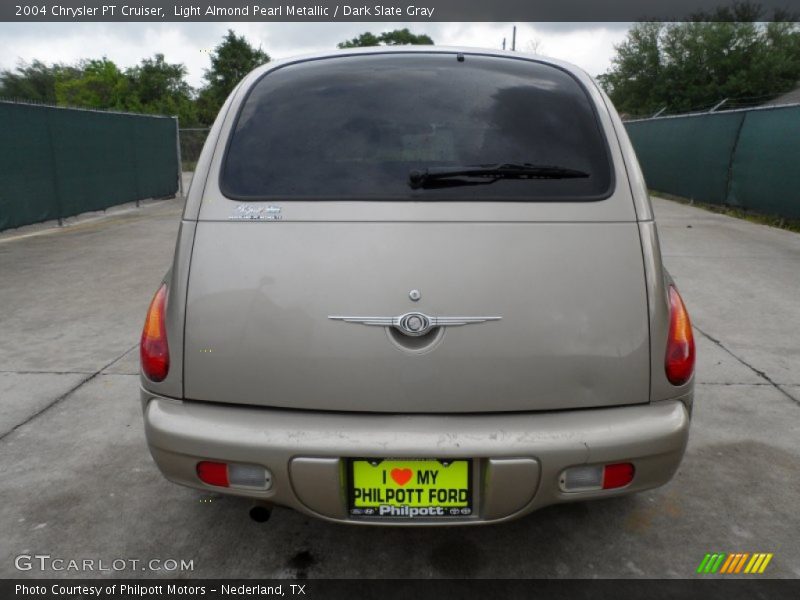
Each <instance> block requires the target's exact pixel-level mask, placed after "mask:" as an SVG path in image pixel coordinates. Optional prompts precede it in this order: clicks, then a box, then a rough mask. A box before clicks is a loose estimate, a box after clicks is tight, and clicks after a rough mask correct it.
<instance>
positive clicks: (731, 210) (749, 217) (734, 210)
mask: <svg viewBox="0 0 800 600" xmlns="http://www.w3.org/2000/svg"><path fill="white" fill-rule="evenodd" d="M650 195H651V196H658V197H660V198H666V199H667V200H672V201H674V202H678V203H680V204H686V205H687V206H696V207H697V208H702V209H703V210H707V211H709V212H713V213H717V214H720V215H726V216H728V217H735V218H737V219H743V220H745V221H750V222H751V223H758V224H759V225H769V226H770V227H777V228H778V229H785V230H786V231H793V232H794V233H800V219H789V218H786V217H781V216H778V215H764V214H761V213H757V212H754V211H751V210H746V209H744V208H738V207H735V206H726V205H724V204H708V203H707V202H698V201H697V200H690V199H689V198H684V197H683V196H675V195H674V194H667V193H666V192H657V191H655V190H650Z"/></svg>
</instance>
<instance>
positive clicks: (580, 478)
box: [559, 463, 636, 492]
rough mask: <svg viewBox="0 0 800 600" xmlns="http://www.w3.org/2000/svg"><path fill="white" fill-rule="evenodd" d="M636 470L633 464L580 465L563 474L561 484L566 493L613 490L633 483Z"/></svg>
mask: <svg viewBox="0 0 800 600" xmlns="http://www.w3.org/2000/svg"><path fill="white" fill-rule="evenodd" d="M635 473H636V468H635V467H634V466H633V463H614V464H610V465H580V466H578V467H570V468H569V469H565V470H564V471H563V472H562V473H561V477H560V480H559V483H560V484H561V489H562V490H564V491H565V492H591V491H594V490H613V489H615V488H621V487H625V486H626V485H628V484H629V483H630V482H631V481H633V476H634V474H635Z"/></svg>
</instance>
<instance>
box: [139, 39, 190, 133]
mask: <svg viewBox="0 0 800 600" xmlns="http://www.w3.org/2000/svg"><path fill="white" fill-rule="evenodd" d="M186 73H187V71H186V67H185V66H184V65H183V64H180V63H174V64H171V63H168V62H166V61H165V60H164V55H163V54H156V55H155V56H154V57H153V58H152V59H151V58H145V59H144V60H142V62H141V63H140V64H139V65H138V66H136V67H132V68H130V69H127V70H126V71H125V75H126V77H127V78H128V80H129V82H130V91H131V93H130V95H129V96H128V97H127V98H126V108H127V110H130V111H133V112H144V113H151V114H161V115H177V116H178V119H179V121H180V124H181V126H182V127H191V126H193V125H197V124H198V119H197V108H196V106H195V103H194V98H193V93H194V91H193V90H192V88H191V86H189V84H188V83H186V81H185V80H184V77H185V76H186Z"/></svg>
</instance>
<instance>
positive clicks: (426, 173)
mask: <svg viewBox="0 0 800 600" xmlns="http://www.w3.org/2000/svg"><path fill="white" fill-rule="evenodd" d="M580 177H589V173H586V172H585V171H578V170H576V169H567V168H564V167H559V166H555V165H533V164H530V163H521V164H519V163H497V164H492V165H466V166H455V167H429V168H427V169H424V170H421V171H420V170H414V171H411V172H410V173H409V174H408V185H410V186H411V188H412V189H415V190H416V189H419V188H433V187H451V186H457V185H482V184H486V183H494V182H495V181H497V180H499V179H575V178H580ZM459 178H460V179H459ZM469 178H479V179H483V180H484V181H469Z"/></svg>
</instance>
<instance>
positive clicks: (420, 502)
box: [345, 457, 475, 521]
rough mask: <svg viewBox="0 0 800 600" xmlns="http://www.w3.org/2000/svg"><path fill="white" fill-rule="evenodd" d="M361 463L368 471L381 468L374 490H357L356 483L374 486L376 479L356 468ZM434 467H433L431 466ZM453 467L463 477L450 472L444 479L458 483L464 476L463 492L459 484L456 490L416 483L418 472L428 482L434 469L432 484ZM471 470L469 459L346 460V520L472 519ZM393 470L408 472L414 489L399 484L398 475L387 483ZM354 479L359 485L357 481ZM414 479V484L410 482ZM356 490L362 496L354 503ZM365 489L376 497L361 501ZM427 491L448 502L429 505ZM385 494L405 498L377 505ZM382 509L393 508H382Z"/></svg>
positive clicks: (432, 502) (472, 487) (471, 465)
mask: <svg viewBox="0 0 800 600" xmlns="http://www.w3.org/2000/svg"><path fill="white" fill-rule="evenodd" d="M363 463H368V465H369V467H372V468H377V467H380V466H382V467H383V473H385V474H386V475H382V477H381V480H382V481H381V482H379V483H378V485H377V488H364V487H359V486H357V483H366V480H367V479H372V480H373V481H371V482H370V483H374V478H375V476H376V474H375V473H372V474H370V475H366V474H365V473H364V471H363V470H366V466H364V467H362V466H359V465H361V464H363ZM434 463H436V464H437V465H436V466H435V465H434ZM455 465H457V467H456V468H457V470H460V471H466V473H458V474H456V472H455V471H454V472H453V473H452V474H450V473H449V472H447V477H445V478H444V479H449V480H450V482H451V483H452V482H453V481H460V480H461V479H462V477H463V476H464V475H465V476H466V488H464V485H463V482H461V483H460V484H459V485H458V487H457V488H455V487H453V488H445V487H440V486H437V485H434V486H431V485H426V483H425V482H424V481H423V483H419V479H420V477H421V475H422V473H423V471H422V469H424V471H425V473H427V475H426V477H428V478H430V477H433V476H432V475H430V471H431V468H432V467H435V468H434V470H435V471H436V472H437V475H436V476H435V477H433V480H434V483H435V482H436V481H437V479H438V476H439V475H438V474H440V473H443V472H445V471H444V470H445V469H449V468H450V467H452V466H455ZM473 466H474V463H473V459H472V458H453V459H449V458H444V459H443V458H405V457H391V458H369V457H353V458H346V459H345V486H346V489H345V492H346V496H347V513H348V516H349V517H350V518H352V519H375V520H381V521H398V520H399V521H403V520H406V521H416V520H453V519H466V518H470V517H473V516H474V515H475V489H474V474H473ZM394 469H397V470H400V471H403V470H406V469H408V470H411V472H412V473H411V476H410V479H409V480H407V483H411V484H413V485H414V487H413V488H412V487H407V483H401V482H402V476H404V475H405V473H400V474H399V475H401V478H400V479H399V480H395V481H390V480H389V479H388V477H387V475H389V474H390V473H391V471H392V470H394ZM357 470H362V472H361V473H359V474H357V473H356V471H357ZM357 478H358V479H359V481H357ZM415 478H416V481H415V480H414V479H415ZM444 479H443V480H444ZM383 482H385V483H383ZM420 486H422V487H420ZM357 489H360V490H361V491H360V492H359V495H360V496H362V497H361V498H359V501H358V502H357V498H356V495H357V492H356V490H357ZM365 489H372V490H373V493H375V492H374V490H377V494H375V496H374V497H369V498H367V499H364V498H363V494H364V493H365ZM420 489H421V490H422V491H421V493H420V492H416V490H420ZM431 489H435V490H440V491H437V492H434V494H435V495H436V496H437V497H439V498H441V497H443V496H444V495H445V494H446V495H447V496H448V497H449V499H447V500H445V501H444V502H440V501H439V500H438V499H434V500H433V501H430V492H428V490H431ZM388 490H394V491H395V493H397V491H398V490H403V491H404V492H406V494H404V496H403V499H402V500H398V499H396V498H391V499H389V500H388V501H386V502H381V500H386V492H387V491H388ZM464 490H465V491H466V497H465V498H463V491H464ZM381 492H383V495H381ZM409 492H410V494H409ZM454 493H457V494H458V498H456V497H455V496H454V495H453V494H454ZM440 494H441V495H440ZM392 495H394V494H392ZM406 497H410V498H411V502H405V501H404V500H405V499H406ZM365 504H366V505H365ZM385 506H388V507H394V508H392V509H387V508H382V507H385ZM414 509H416V510H414Z"/></svg>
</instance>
